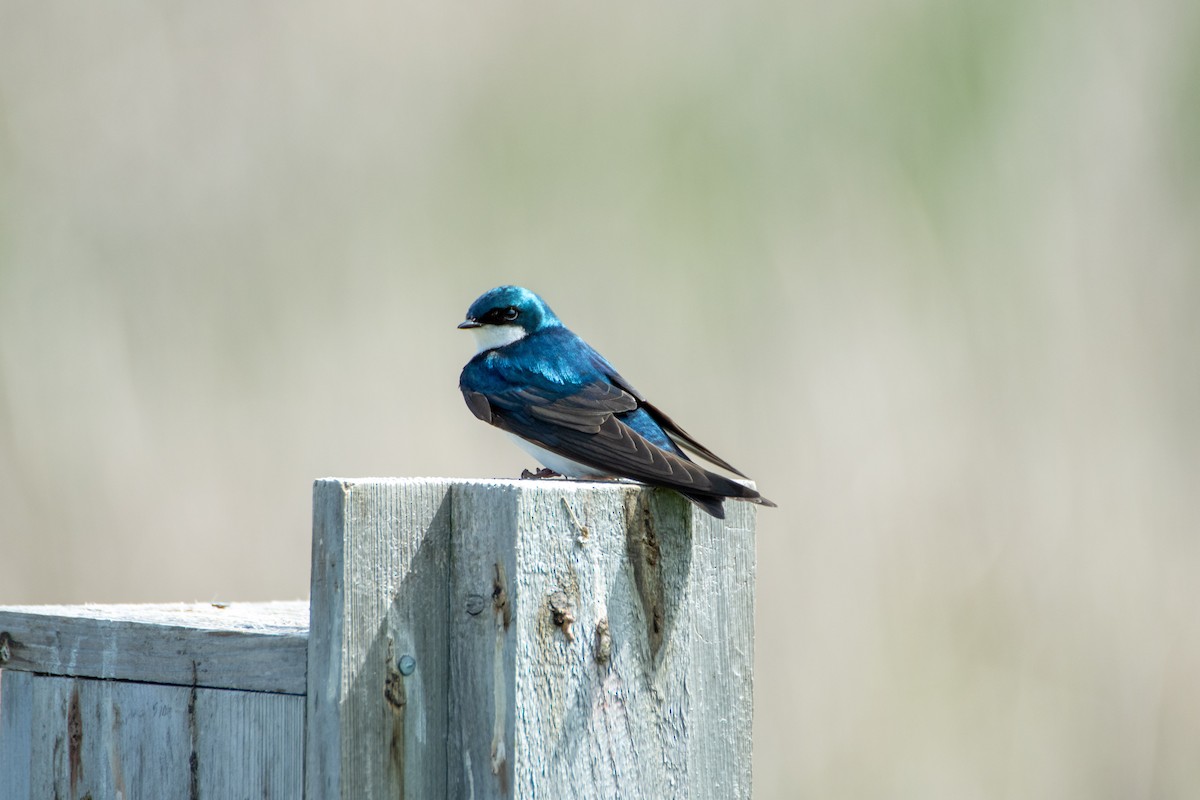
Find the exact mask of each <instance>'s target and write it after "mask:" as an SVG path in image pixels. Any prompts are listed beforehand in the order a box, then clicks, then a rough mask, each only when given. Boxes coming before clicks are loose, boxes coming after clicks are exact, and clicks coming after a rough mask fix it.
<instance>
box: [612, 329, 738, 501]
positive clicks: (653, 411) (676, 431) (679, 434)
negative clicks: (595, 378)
mask: <svg viewBox="0 0 1200 800" xmlns="http://www.w3.org/2000/svg"><path fill="white" fill-rule="evenodd" d="M593 353H594V361H595V364H596V366H597V367H598V368H599V369H601V370H603V371H604V372H605V374H606V375H607V376H608V379H609V380H611V381H612V382H613V383H614V384H615V385H616V386H618V387H620V388H621V389H624V390H625V391H626V392H628V393H629V394H631V395H633V397H634V398H635V399H636V400H637V402H638V403H640V404H641V407H642V408H643V409H645V410H646V412H647V413H648V414H649V415H650V416H651V417H653V418H654V421H655V422H657V423H658V426H659V427H660V428H662V429H663V430H664V431H666V433H667V435H668V436H670V437H671V438H672V439H674V440H675V442H676V443H677V444H679V445H680V446H681V447H683V448H684V449H686V450H688V451H689V452H691V453H692V454H694V455H698V456H700V457H701V458H703V459H704V460H705V461H708V462H710V463H712V464H716V465H717V466H718V467H720V468H721V469H726V470H729V471H730V472H732V473H733V474H734V475H740V476H741V477H743V478H745V477H746V473H744V472H742V471H741V470H740V469H738V468H737V467H735V466H733V465H732V464H730V463H729V462H728V461H726V460H725V459H723V458H721V457H720V456H718V455H717V454H716V453H714V452H713V451H712V450H709V449H708V448H707V447H705V446H704V445H702V444H700V442H698V441H696V439H695V437H693V436H692V435H691V434H690V433H688V432H687V431H685V430H684V429H683V428H681V427H679V425H678V424H677V423H676V422H675V420H673V419H671V418H670V417H668V416H667V415H666V414H664V413H663V412H662V410H660V409H659V408H658V406H655V405H653V404H652V403H650V402H649V401H648V400H646V398H645V397H643V396H642V394H641V392H639V391H638V390H637V389H635V388H633V384H631V383H630V382H629V381H627V380H625V378H624V377H622V376H621V374H620V373H618V372H617V371H616V370H615V369H614V368H613V366H612V364H609V363H608V361H606V360H605V359H604V358H603V357H602V356H601V355H600V354H599V353H595V351H593Z"/></svg>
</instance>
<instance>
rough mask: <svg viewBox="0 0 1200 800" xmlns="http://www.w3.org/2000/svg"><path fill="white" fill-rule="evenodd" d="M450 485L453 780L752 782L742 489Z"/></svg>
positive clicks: (718, 790)
mask: <svg viewBox="0 0 1200 800" xmlns="http://www.w3.org/2000/svg"><path fill="white" fill-rule="evenodd" d="M453 497H454V507H453V514H452V516H453V519H454V535H453V540H452V552H453V558H452V560H451V565H452V570H451V598H450V599H451V609H452V614H451V621H452V625H453V636H452V648H453V650H452V654H451V684H452V686H453V692H452V697H453V700H452V705H451V719H452V723H451V728H452V730H451V740H450V741H451V744H450V752H449V754H448V757H449V765H450V777H449V788H450V796H453V797H468V796H470V797H476V798H489V797H496V798H499V797H518V798H532V797H565V796H570V797H578V798H602V797H623V798H638V797H644V798H671V797H691V798H731V797H732V798H739V797H749V796H750V781H751V747H750V745H751V714H752V708H753V702H752V681H753V675H752V667H753V618H754V613H753V597H754V595H753V593H754V570H755V559H754V507H753V506H750V505H747V504H741V503H728V504H727V511H728V518H727V519H726V520H724V521H720V520H715V519H713V518H712V517H710V516H708V515H707V514H704V513H703V512H701V511H699V510H697V509H695V508H693V507H692V506H691V505H689V504H688V503H686V501H684V500H683V499H682V498H681V497H679V496H678V495H677V494H674V493H672V492H665V491H653V490H648V489H642V488H637V487H631V486H628V485H620V484H617V485H614V484H585V483H567V482H546V481H541V482H470V483H466V484H460V485H457V486H456V487H455V491H454V494H453ZM481 601H482V602H481ZM566 622H570V625H569V629H570V634H569V635H568V634H567V632H566V630H564V628H565V627H567V626H565V625H564V624H563V623H566Z"/></svg>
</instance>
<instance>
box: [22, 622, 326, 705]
mask: <svg viewBox="0 0 1200 800" xmlns="http://www.w3.org/2000/svg"><path fill="white" fill-rule="evenodd" d="M307 629H308V603H306V602H304V601H298V602H290V603H231V604H228V605H222V606H216V605H213V604H211V603H192V604H183V603H175V604H169V605H107V606H0V641H4V642H7V648H8V659H7V660H6V661H4V662H3V663H0V667H3V668H5V669H12V670H23V671H29V672H39V673H44V674H48V675H72V676H79V677H91V678H112V679H117V680H129V681H144V682H147V683H165V684H176V685H181V686H203V687H211V688H227V689H246V690H253V691H271V692H287V693H290V694H303V693H304V691H305V657H306V653H307Z"/></svg>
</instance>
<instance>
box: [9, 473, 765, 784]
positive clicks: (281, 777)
mask: <svg viewBox="0 0 1200 800" xmlns="http://www.w3.org/2000/svg"><path fill="white" fill-rule="evenodd" d="M313 500H314V511H313V549H312V559H313V560H312V584H311V593H310V602H297V603H245V604H242V603H235V604H229V605H226V606H220V607H217V606H213V605H210V604H198V605H170V606H164V605H140V606H73V607H67V606H33V607H0V668H2V670H3V672H2V673H0V798H3V799H4V800H25V799H26V798H29V799H30V800H43V798H52V797H53V798H71V799H72V800H84V799H85V798H87V799H88V800H102V798H124V799H125V800H137V799H139V798H152V799H153V800H166V799H169V798H187V799H188V800H197V798H214V799H216V800H225V799H226V798H243V797H245V798H250V797H254V798H262V797H272V798H301V797H304V798H346V799H347V800H350V799H351V798H353V799H354V800H360V799H361V800H371V799H372V798H396V797H404V798H442V797H449V798H535V797H544V798H557V797H562V798H656V799H657V798H674V797H680V798H744V797H749V796H750V777H751V766H750V764H751V752H750V751H751V747H750V742H751V712H752V700H751V697H752V666H753V655H754V636H753V619H754V570H755V561H754V506H752V505H749V504H744V503H727V508H728V518H727V519H726V520H724V521H721V520H716V519H713V518H712V517H709V516H708V515H706V514H704V513H703V512H701V511H698V510H697V509H695V508H693V507H692V506H691V505H689V504H688V503H686V502H685V501H684V500H683V499H682V498H680V497H679V496H678V495H676V494H674V493H671V492H663V491H653V490H648V489H642V488H639V487H633V486H629V485H621V484H588V483H572V482H563V481H462V480H441V479H364V480H338V479H326V480H320V481H317V482H316V484H315V487H314V498H313Z"/></svg>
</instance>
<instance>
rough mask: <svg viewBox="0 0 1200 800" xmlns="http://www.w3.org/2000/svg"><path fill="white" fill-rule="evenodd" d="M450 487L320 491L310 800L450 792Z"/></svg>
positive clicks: (326, 485)
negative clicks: (448, 582) (448, 586)
mask: <svg viewBox="0 0 1200 800" xmlns="http://www.w3.org/2000/svg"><path fill="white" fill-rule="evenodd" d="M450 486H451V482H450V481H447V480H437V479H368V480H361V481H351V480H345V481H343V480H339V479H325V480H319V481H317V482H316V484H315V486H314V489H313V562H312V563H313V574H312V590H311V597H312V609H311V625H310V631H311V636H310V639H309V655H308V665H309V666H308V676H309V681H308V717H307V742H306V762H305V773H306V777H305V792H306V796H307V797H309V798H313V799H315V798H322V799H324V798H355V800H358V799H359V798H361V799H362V800H372V798H389V799H390V798H396V797H408V798H425V797H446V796H448V795H447V793H446V715H447V707H448V700H447V695H448V677H449V667H448V653H449V647H448V633H447V626H448V621H447V608H448V590H447V574H448V562H447V560H448V557H449V540H450V524H451V520H450V501H449V496H450Z"/></svg>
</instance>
